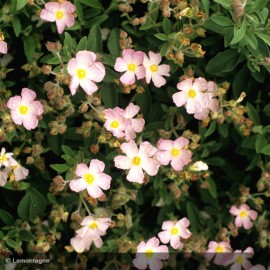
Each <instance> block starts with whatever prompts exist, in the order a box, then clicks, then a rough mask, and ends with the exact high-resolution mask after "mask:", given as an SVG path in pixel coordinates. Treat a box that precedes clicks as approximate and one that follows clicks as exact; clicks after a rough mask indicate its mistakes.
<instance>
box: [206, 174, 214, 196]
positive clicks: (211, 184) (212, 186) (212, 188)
mask: <svg viewBox="0 0 270 270" xmlns="http://www.w3.org/2000/svg"><path fill="white" fill-rule="evenodd" d="M206 182H207V183H208V185H209V189H208V191H209V192H210V194H211V196H212V197H213V198H214V199H216V198H217V186H216V183H215V181H214V180H213V179H212V178H211V177H207V178H206Z"/></svg>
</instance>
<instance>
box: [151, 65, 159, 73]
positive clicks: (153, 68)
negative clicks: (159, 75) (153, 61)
mask: <svg viewBox="0 0 270 270" xmlns="http://www.w3.org/2000/svg"><path fill="white" fill-rule="evenodd" d="M150 70H151V71H152V72H157V71H158V66H157V65H152V66H151V67H150Z"/></svg>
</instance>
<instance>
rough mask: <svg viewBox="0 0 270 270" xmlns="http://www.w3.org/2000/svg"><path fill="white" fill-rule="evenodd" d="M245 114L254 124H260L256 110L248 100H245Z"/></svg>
mask: <svg viewBox="0 0 270 270" xmlns="http://www.w3.org/2000/svg"><path fill="white" fill-rule="evenodd" d="M246 107H247V115H248V117H249V118H250V120H251V121H252V122H253V123H254V124H255V125H257V126H258V125H260V118H259V115H258V113H257V111H256V109H255V108H254V107H253V105H252V104H250V103H249V102H247V105H246Z"/></svg>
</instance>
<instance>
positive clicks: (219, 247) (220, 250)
mask: <svg viewBox="0 0 270 270" xmlns="http://www.w3.org/2000/svg"><path fill="white" fill-rule="evenodd" d="M223 250H224V249H223V247H222V246H217V247H216V252H217V253H222V252H223Z"/></svg>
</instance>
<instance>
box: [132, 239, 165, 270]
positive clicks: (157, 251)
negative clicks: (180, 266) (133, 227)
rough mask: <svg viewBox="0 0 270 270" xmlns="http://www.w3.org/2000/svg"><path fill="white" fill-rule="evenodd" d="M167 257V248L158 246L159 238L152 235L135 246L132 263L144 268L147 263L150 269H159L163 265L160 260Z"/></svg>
mask: <svg viewBox="0 0 270 270" xmlns="http://www.w3.org/2000/svg"><path fill="white" fill-rule="evenodd" d="M168 258H169V250H168V248H167V246H164V245H162V246H159V240H158V239H157V238H156V237H153V238H151V239H149V240H148V241H147V243H145V242H144V241H142V242H141V243H140V244H139V245H138V246H137V254H136V258H135V259H134V260H133V264H134V266H135V267H136V268H138V269H142V270H143V269H146V268H147V266H148V265H149V269H150V270H160V269H162V267H163V263H162V261H161V260H167V259H168Z"/></svg>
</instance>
